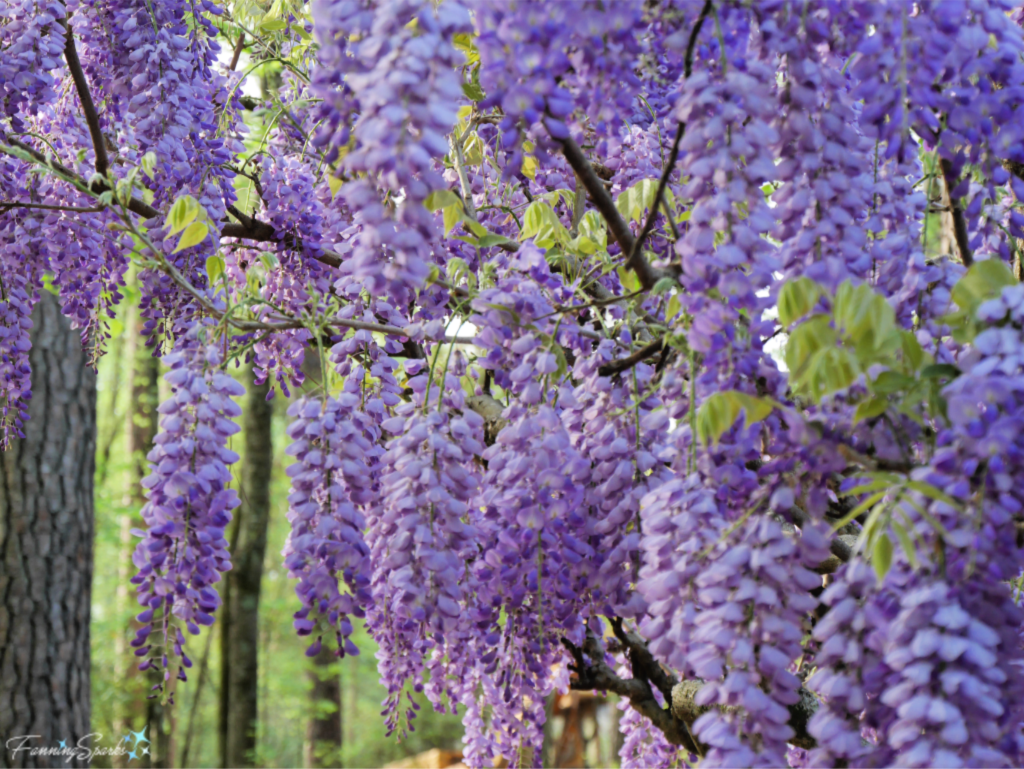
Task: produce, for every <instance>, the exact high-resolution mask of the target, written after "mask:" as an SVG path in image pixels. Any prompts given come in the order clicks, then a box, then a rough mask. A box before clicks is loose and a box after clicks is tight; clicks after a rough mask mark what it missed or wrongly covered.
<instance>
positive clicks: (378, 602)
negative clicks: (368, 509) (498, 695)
mask: <svg viewBox="0 0 1024 769" xmlns="http://www.w3.org/2000/svg"><path fill="white" fill-rule="evenodd" d="M438 355H439V351H438V352H437V353H435V355H434V360H435V362H436V360H437V357H438ZM416 363H421V362H419V361H417V362H416ZM421 368H422V366H421V365H416V366H407V367H406V369H407V371H409V373H413V372H415V371H417V370H419V369H421ZM438 375H439V376H440V377H441V381H442V383H443V384H444V385H445V389H450V387H451V384H450V382H449V381H447V380H448V378H449V377H451V379H455V377H454V375H452V374H448V373H447V372H446V371H439V372H438ZM456 381H457V380H456ZM430 384H431V380H430V372H427V371H425V372H423V373H421V374H418V375H416V374H413V376H412V378H411V379H410V380H409V386H410V387H411V389H412V392H413V394H414V398H413V401H412V402H411V403H407V404H402V405H400V406H398V407H397V408H396V409H395V414H396V416H394V417H392V418H391V419H389V420H386V421H385V422H384V423H383V427H384V429H385V430H386V431H387V432H389V433H391V434H393V435H394V436H395V437H394V438H392V439H391V440H390V441H388V444H387V453H386V454H384V456H383V457H382V459H381V462H382V468H381V477H380V486H381V488H380V499H379V502H378V504H379V510H378V511H377V512H376V522H375V523H376V531H375V532H374V536H373V538H372V544H371V546H372V553H373V557H374V562H375V568H374V573H373V582H372V586H371V592H372V594H373V601H374V607H373V611H372V614H371V616H370V618H369V622H368V625H369V627H370V629H371V632H372V633H373V634H374V638H375V640H376V641H377V643H378V644H379V645H380V647H381V650H380V652H379V653H378V655H377V656H378V660H379V669H380V671H381V677H382V680H383V682H384V683H385V684H386V685H387V686H388V698H387V700H386V701H385V707H386V710H387V721H386V722H387V725H388V728H389V731H393V730H395V729H396V728H397V726H398V723H399V718H400V711H399V708H400V707H402V695H403V693H405V694H408V693H409V692H408V690H407V687H408V688H409V689H416V690H422V688H423V682H422V681H421V680H420V679H421V677H422V675H423V672H424V671H425V670H427V669H430V671H431V684H432V690H431V693H432V694H434V699H437V698H438V696H439V695H440V694H441V693H447V692H446V691H445V686H444V684H443V683H442V681H441V680H439V679H438V676H439V675H441V674H442V671H441V670H440V669H438V668H437V667H436V665H431V664H429V663H430V662H434V663H440V662H441V659H440V655H436V654H435V653H434V652H435V651H436V650H438V649H442V650H443V653H444V654H446V655H447V656H449V657H451V656H453V655H456V654H460V653H461V654H465V653H467V652H468V651H469V650H468V649H458V648H457V647H455V646H454V645H452V646H450V647H447V648H446V647H445V641H446V640H447V639H448V633H449V632H450V631H453V630H455V629H456V627H457V625H458V621H459V617H460V615H461V614H462V607H461V605H460V604H461V603H462V602H463V601H464V598H465V593H464V586H463V584H462V583H463V578H464V575H465V562H466V560H467V559H469V558H471V557H472V555H473V549H474V542H475V540H476V532H475V527H474V524H473V522H472V520H467V518H468V514H469V510H470V508H469V502H470V500H471V499H472V498H473V496H474V494H475V493H476V491H477V487H478V485H479V477H478V475H477V474H476V472H475V471H474V467H473V460H474V458H475V457H476V456H478V455H479V454H480V453H481V452H482V451H483V443H482V441H481V438H482V437H483V419H482V418H481V417H480V416H479V415H477V414H476V413H474V412H472V411H468V412H467V413H466V414H465V415H463V416H459V415H458V414H457V413H452V412H458V411H461V410H463V409H464V404H465V400H464V398H465V395H464V393H463V392H462V391H461V389H455V391H454V392H452V393H450V394H444V393H443V392H437V390H436V388H435V387H431V386H430ZM435 393H436V394H435ZM432 395H433V397H434V398H435V399H436V400H433V401H432V400H431V396H432ZM435 704H436V705H441V701H440V699H437V702H435ZM406 716H407V718H408V719H409V720H411V719H412V718H413V717H414V715H413V712H412V709H411V708H410V709H409V711H408V712H407V713H406Z"/></svg>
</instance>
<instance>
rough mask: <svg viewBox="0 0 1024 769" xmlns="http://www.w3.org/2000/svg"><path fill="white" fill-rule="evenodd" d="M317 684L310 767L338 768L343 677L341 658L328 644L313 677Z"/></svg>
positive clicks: (318, 657)
mask: <svg viewBox="0 0 1024 769" xmlns="http://www.w3.org/2000/svg"><path fill="white" fill-rule="evenodd" d="M310 678H311V679H312V681H313V692H312V695H311V696H312V698H313V717H312V718H310V719H309V728H308V729H307V731H306V766H311V767H317V769H319V768H320V767H328V766H338V765H339V764H338V761H339V759H340V755H339V754H340V751H341V742H342V737H341V735H342V732H341V677H340V676H339V675H338V658H337V657H336V656H335V654H334V651H333V650H331V649H329V648H328V647H327V645H326V644H325V645H324V646H323V647H322V648H321V649H320V653H319V654H317V655H316V658H315V667H314V668H313V671H312V672H311V673H310Z"/></svg>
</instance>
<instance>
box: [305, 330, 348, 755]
mask: <svg viewBox="0 0 1024 769" xmlns="http://www.w3.org/2000/svg"><path fill="white" fill-rule="evenodd" d="M302 371H303V373H305V375H306V380H307V382H308V383H309V386H310V387H312V388H316V387H320V386H322V384H323V369H322V366H321V362H320V355H319V352H318V350H317V348H315V347H310V348H309V349H307V350H306V357H305V358H304V359H303V361H302ZM328 647H329V644H324V646H323V648H321V649H320V652H319V654H317V655H316V657H315V658H314V660H313V669H312V670H311V671H310V674H309V676H310V680H311V681H312V683H313V690H312V692H311V693H310V697H311V699H312V701H313V715H312V717H311V718H310V719H309V725H308V726H307V728H306V751H305V752H306V766H311V767H318V768H319V767H328V766H339V764H340V761H341V747H342V745H343V744H344V721H343V718H342V705H341V702H342V699H341V697H342V690H341V670H340V665H339V664H338V658H337V657H336V656H335V654H334V652H333V650H331V649H329V648H328Z"/></svg>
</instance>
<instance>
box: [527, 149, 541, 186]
mask: <svg viewBox="0 0 1024 769" xmlns="http://www.w3.org/2000/svg"><path fill="white" fill-rule="evenodd" d="M538 167H539V166H538V164H537V158H535V157H534V156H533V155H525V156H524V157H523V176H525V177H526V178H527V179H529V180H530V181H531V182H532V181H533V180H534V179H535V178H536V176H537V168H538Z"/></svg>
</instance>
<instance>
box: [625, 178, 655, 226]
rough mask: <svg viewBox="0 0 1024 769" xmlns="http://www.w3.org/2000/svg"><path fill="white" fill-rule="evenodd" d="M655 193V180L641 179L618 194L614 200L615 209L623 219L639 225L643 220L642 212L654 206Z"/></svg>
mask: <svg viewBox="0 0 1024 769" xmlns="http://www.w3.org/2000/svg"><path fill="white" fill-rule="evenodd" d="M657 193H658V180H657V179H641V180H640V181H638V182H637V183H636V184H634V185H633V186H632V187H630V188H629V189H628V190H623V191H622V192H620V193H619V195H618V197H617V198H616V199H615V208H616V209H617V210H618V212H619V213H620V214H621V215H622V218H623V219H625V220H627V221H634V222H637V223H638V224H639V223H640V222H642V221H643V219H644V212H645V211H646V210H648V209H650V208H651V206H653V205H654V198H655V195H657Z"/></svg>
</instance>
